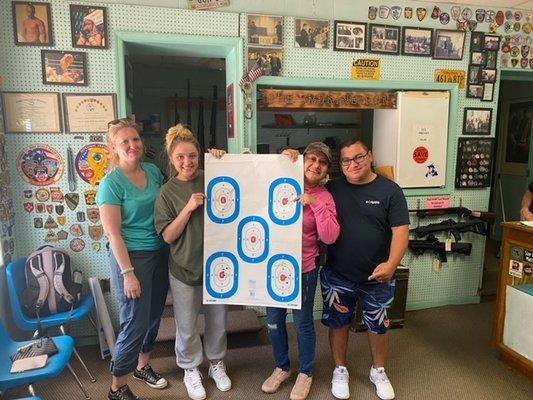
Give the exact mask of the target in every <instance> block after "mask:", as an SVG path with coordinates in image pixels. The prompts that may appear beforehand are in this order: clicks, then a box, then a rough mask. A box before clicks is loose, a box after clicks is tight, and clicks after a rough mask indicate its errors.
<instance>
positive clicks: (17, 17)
mask: <svg viewBox="0 0 533 400" xmlns="http://www.w3.org/2000/svg"><path fill="white" fill-rule="evenodd" d="M11 7H12V9H11V12H12V16H13V33H14V40H15V44H16V45H17V46H53V45H54V35H53V32H52V9H51V6H50V3H36V2H31V1H12V2H11ZM27 7H32V8H33V18H29V17H28V18H26V19H24V16H28V14H27ZM27 19H32V20H33V21H32V23H31V25H32V26H33V27H34V30H35V29H37V31H38V33H39V36H38V37H37V39H36V40H27V39H26V38H25V37H24V36H25V33H24V31H25V29H24V22H25V20H27ZM35 24H36V25H37V26H35ZM40 28H44V35H45V36H44V39H45V40H42V38H41V37H40V35H41V32H40V31H39V29H40ZM30 39H31V38H30Z"/></svg>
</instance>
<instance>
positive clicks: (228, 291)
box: [205, 251, 239, 299]
mask: <svg viewBox="0 0 533 400" xmlns="http://www.w3.org/2000/svg"><path fill="white" fill-rule="evenodd" d="M205 286H206V290H207V292H208V293H209V295H210V296H211V297H215V298H218V299H227V298H229V297H231V296H233V295H234V294H235V293H236V292H237V288H238V287H239V264H238V262H237V258H236V257H235V256H234V255H233V254H231V253H229V252H226V251H219V252H217V253H214V254H212V255H211V256H209V258H208V259H207V261H206V274H205Z"/></svg>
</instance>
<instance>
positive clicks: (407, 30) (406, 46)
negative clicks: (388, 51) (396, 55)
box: [402, 26, 433, 57]
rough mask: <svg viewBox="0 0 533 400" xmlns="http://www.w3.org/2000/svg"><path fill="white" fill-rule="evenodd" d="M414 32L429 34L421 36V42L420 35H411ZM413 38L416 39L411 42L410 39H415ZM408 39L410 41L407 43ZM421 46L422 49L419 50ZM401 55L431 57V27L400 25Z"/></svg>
mask: <svg viewBox="0 0 533 400" xmlns="http://www.w3.org/2000/svg"><path fill="white" fill-rule="evenodd" d="M414 33H426V34H429V36H426V37H423V42H422V43H421V42H420V37H418V38H414V37H413V34H414ZM419 36H421V35H419ZM410 38H411V39H410ZM417 39H418V40H417ZM415 40H416V43H412V41H415ZM408 41H410V42H411V43H407V42H408ZM421 48H422V49H423V50H422V51H421V50H420V49H421ZM402 55H404V56H416V57H432V56H433V29H432V28H419V27H411V26H404V27H402Z"/></svg>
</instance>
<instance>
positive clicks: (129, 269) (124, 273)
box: [120, 267, 135, 275]
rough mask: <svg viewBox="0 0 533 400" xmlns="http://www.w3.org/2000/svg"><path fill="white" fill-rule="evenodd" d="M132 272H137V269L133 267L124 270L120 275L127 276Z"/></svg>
mask: <svg viewBox="0 0 533 400" xmlns="http://www.w3.org/2000/svg"><path fill="white" fill-rule="evenodd" d="M132 271H135V268H133V267H129V268H124V269H123V270H121V271H120V274H121V275H126V274H127V273H128V272H132Z"/></svg>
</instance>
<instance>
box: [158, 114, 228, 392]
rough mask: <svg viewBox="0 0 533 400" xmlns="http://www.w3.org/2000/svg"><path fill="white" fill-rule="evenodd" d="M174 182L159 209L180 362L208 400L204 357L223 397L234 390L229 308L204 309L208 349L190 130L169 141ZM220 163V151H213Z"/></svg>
mask: <svg viewBox="0 0 533 400" xmlns="http://www.w3.org/2000/svg"><path fill="white" fill-rule="evenodd" d="M166 151H167V155H168V159H169V170H170V171H169V172H170V173H169V176H170V179H169V181H168V182H167V183H165V184H164V185H163V187H162V188H161V192H160V193H159V197H158V198H157V200H156V205H155V227H156V229H157V232H159V233H160V234H161V235H162V236H163V240H164V241H165V242H166V243H168V244H169V245H170V258H169V269H170V275H169V276H170V289H171V291H172V298H173V305H174V318H175V320H176V362H177V364H178V366H179V367H180V368H183V370H184V377H183V382H184V383H185V387H186V388H187V393H188V395H189V397H190V398H191V399H193V400H202V399H205V398H206V392H205V388H204V387H203V385H202V375H201V373H200V371H199V369H198V367H199V366H200V364H201V363H202V361H203V352H204V351H205V355H206V356H207V358H208V359H209V361H210V366H209V376H210V377H212V378H213V380H214V381H215V383H216V386H217V388H218V389H219V390H221V391H227V390H229V389H231V380H230V379H229V378H228V375H227V374H226V367H225V365H224V362H223V359H224V356H225V355H226V348H227V341H226V315H227V313H226V306H225V305H222V304H216V305H206V306H204V315H205V332H204V345H203V347H202V341H201V340H200V333H199V332H198V330H197V328H196V326H197V325H196V322H197V319H198V315H199V314H200V307H201V305H202V273H203V241H204V240H203V239H204V235H203V224H204V218H203V210H202V206H203V204H204V199H205V195H204V172H203V170H201V169H200V168H199V164H200V156H201V154H202V152H201V149H200V145H199V144H198V141H197V140H196V138H195V137H194V136H193V134H192V133H191V131H190V130H188V129H187V128H185V127H184V126H182V125H181V124H178V125H176V126H175V127H172V128H170V129H169V130H168V133H167V135H166ZM210 152H211V154H212V155H214V156H215V157H217V158H220V157H222V156H223V154H224V152H223V151H221V150H210Z"/></svg>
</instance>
